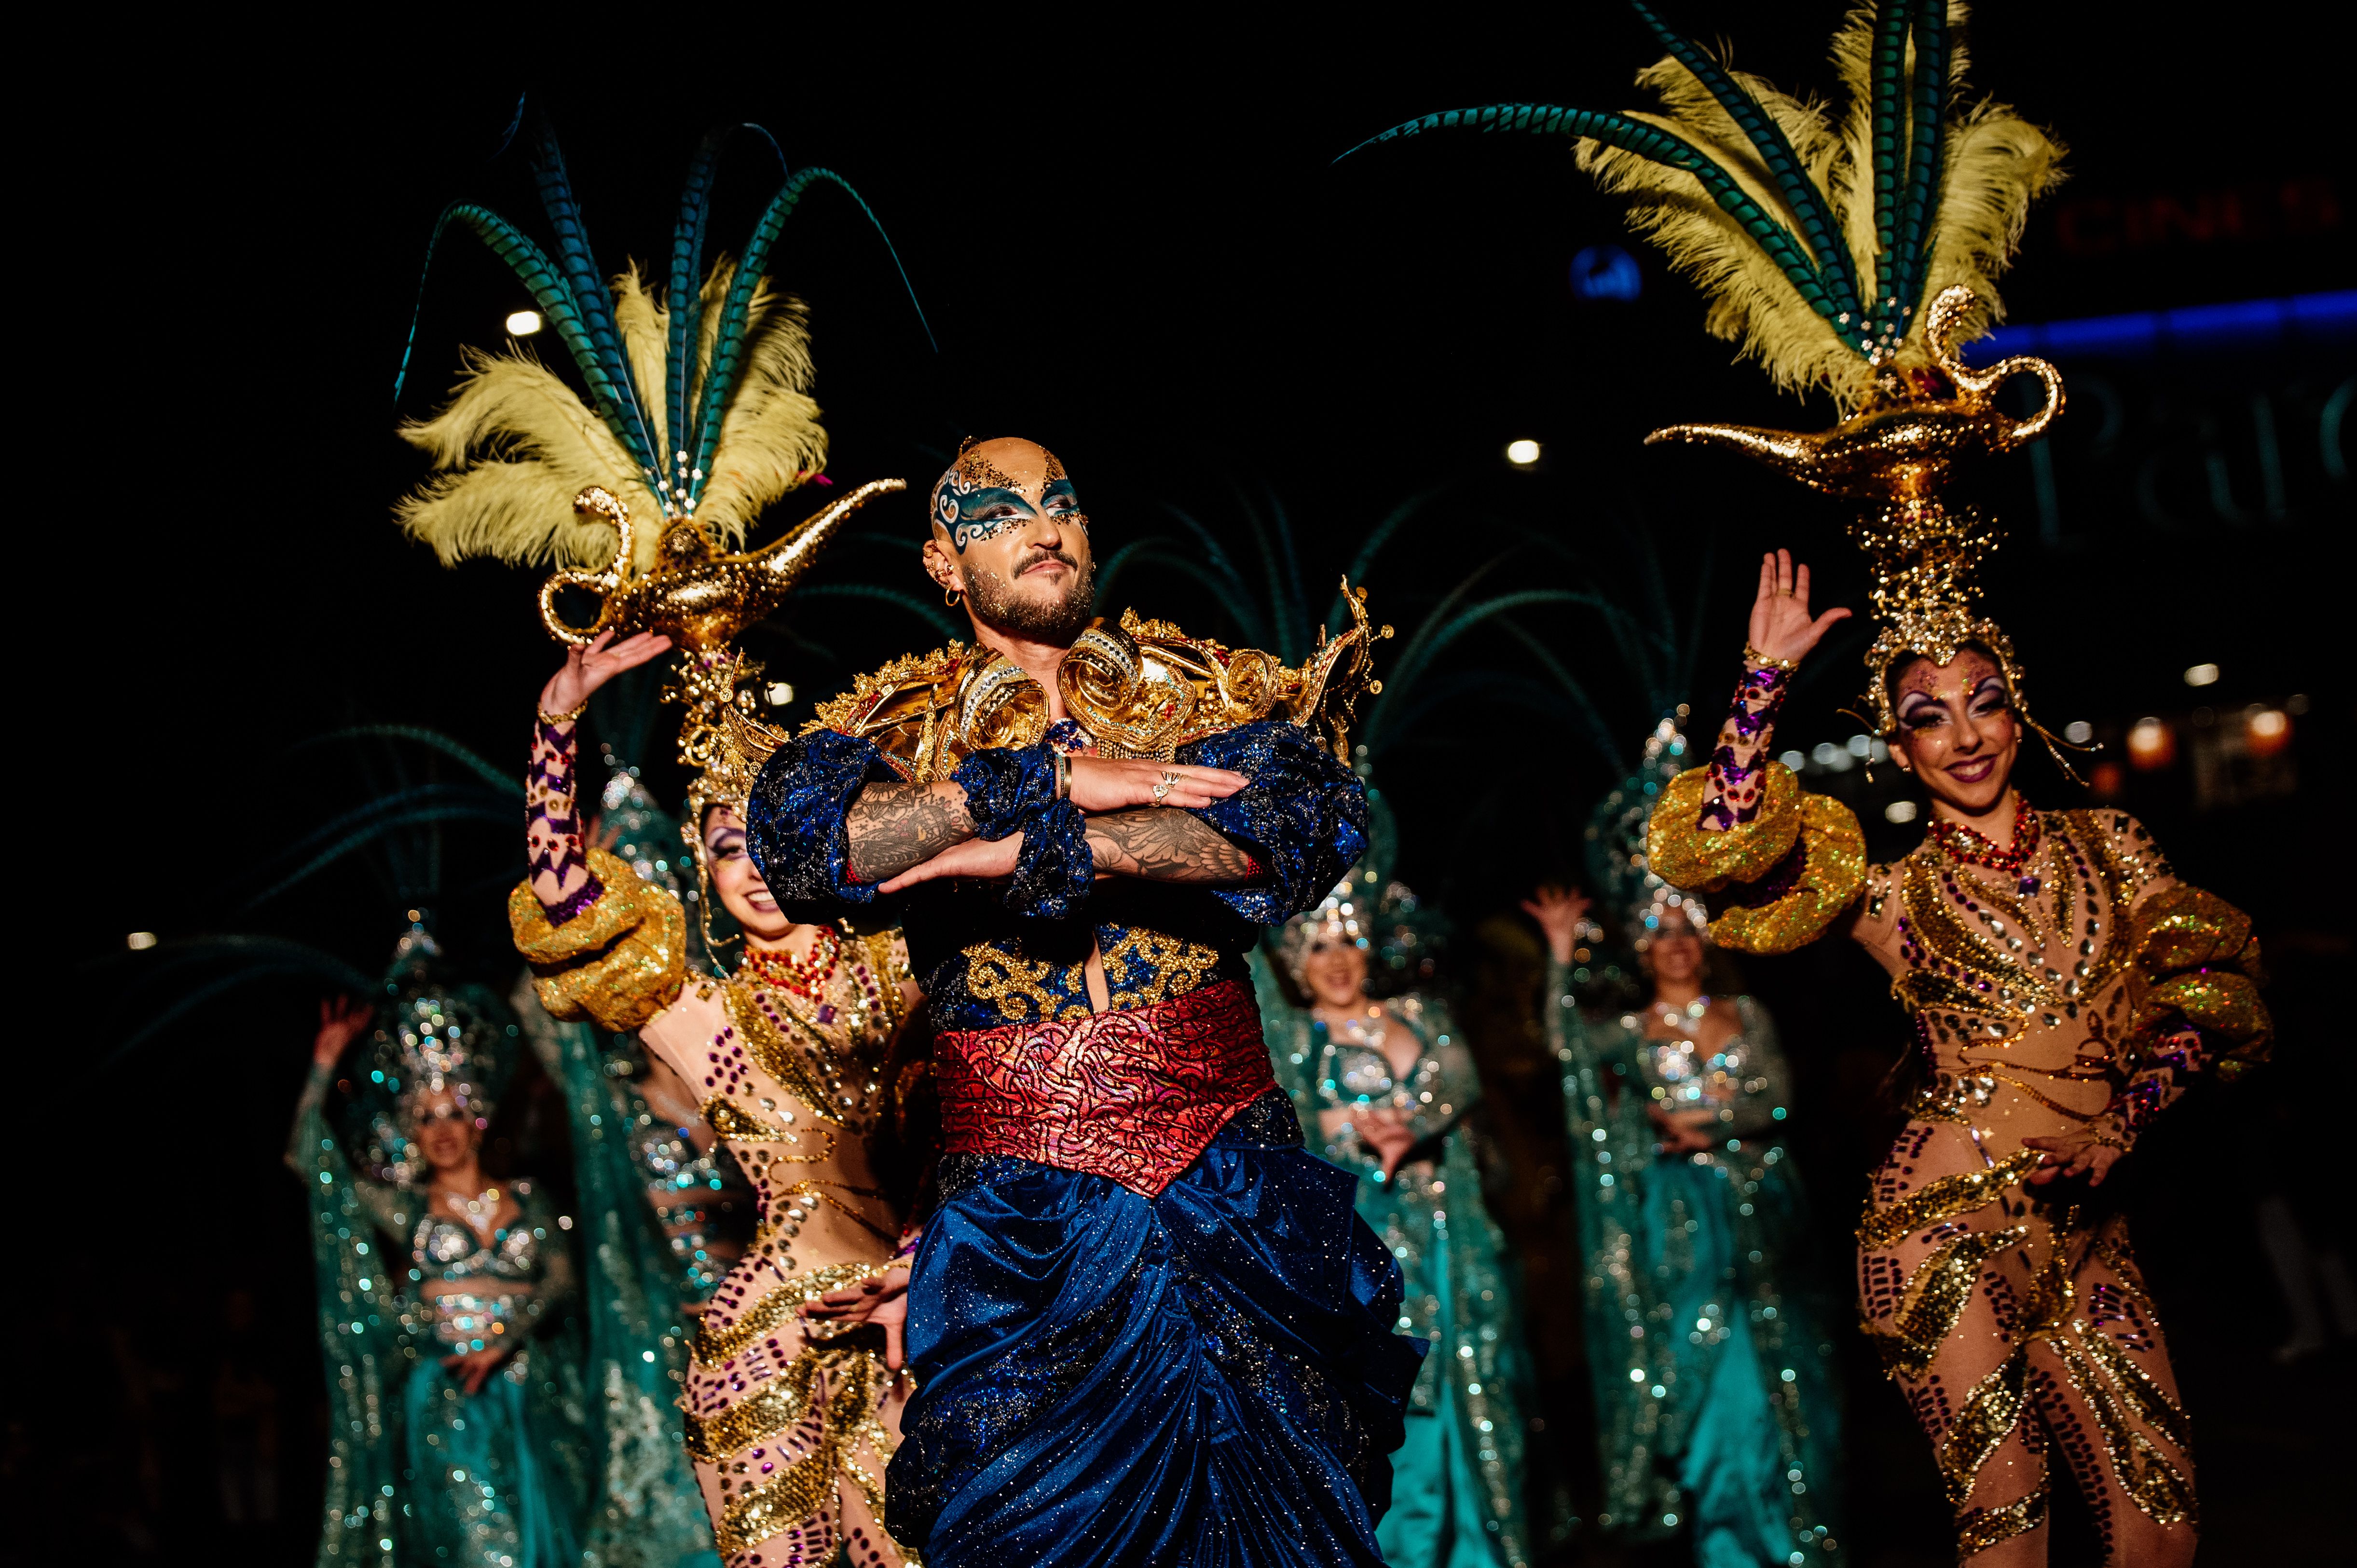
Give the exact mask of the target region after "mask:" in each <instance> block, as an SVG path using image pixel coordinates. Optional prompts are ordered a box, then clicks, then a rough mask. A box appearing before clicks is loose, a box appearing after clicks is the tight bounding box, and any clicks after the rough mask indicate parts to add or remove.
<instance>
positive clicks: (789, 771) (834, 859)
mask: <svg viewBox="0 0 2357 1568" xmlns="http://www.w3.org/2000/svg"><path fill="white" fill-rule="evenodd" d="M899 777H900V776H899V774H898V773H895V772H894V771H893V770H892V766H891V764H889V763H888V762H886V761H885V760H884V754H883V753H882V752H880V751H878V750H877V747H876V744H875V742H873V741H866V740H860V739H857V738H856V737H855V736H847V735H841V734H838V733H836V732H835V731H834V730H819V731H817V732H815V733H814V734H811V735H806V736H802V738H801V739H799V740H794V741H789V742H788V743H787V744H786V745H784V746H780V747H778V749H777V751H776V752H775V753H774V754H772V755H771V757H770V760H769V762H768V763H767V764H766V765H765V766H764V767H763V768H762V769H761V776H760V777H759V779H755V780H754V781H753V790H752V793H751V795H750V796H749V797H748V799H747V800H746V802H745V846H746V848H747V850H748V851H749V852H750V853H751V854H752V856H753V865H755V866H756V867H757V868H758V869H759V871H760V873H761V880H762V881H764V882H766V883H768V884H769V885H770V893H771V894H773V895H774V896H775V897H777V899H778V901H779V902H780V903H819V902H823V901H824V900H827V899H831V898H832V899H840V900H842V901H843V902H845V903H847V904H867V903H872V902H874V901H875V897H876V889H875V887H874V886H872V885H869V884H866V883H861V882H854V881H853V880H852V879H851V835H850V832H849V831H848V830H847V829H846V828H845V825H844V821H845V817H846V816H848V815H849V813H850V811H851V803H852V801H854V800H857V799H858V798H859V791H860V789H862V788H863V787H865V786H866V784H867V783H869V782H870V781H871V780H877V779H891V780H898V779H899Z"/></svg>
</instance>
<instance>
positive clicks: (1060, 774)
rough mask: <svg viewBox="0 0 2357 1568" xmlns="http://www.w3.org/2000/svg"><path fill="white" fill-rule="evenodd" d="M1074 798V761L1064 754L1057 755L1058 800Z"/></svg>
mask: <svg viewBox="0 0 2357 1568" xmlns="http://www.w3.org/2000/svg"><path fill="white" fill-rule="evenodd" d="M1071 798H1072V759H1071V757H1067V756H1066V755H1065V754H1064V753H1062V752H1058V753H1056V799H1058V800H1071Z"/></svg>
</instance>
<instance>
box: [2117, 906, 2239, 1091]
mask: <svg viewBox="0 0 2357 1568" xmlns="http://www.w3.org/2000/svg"><path fill="white" fill-rule="evenodd" d="M2134 942H2135V950H2136V968H2135V971H2134V972H2132V974H2131V975H2130V979H2129V986H2130V997H2129V999H2130V1001H2131V1002H2133V1003H2134V1004H2135V1007H2136V1018H2135V1027H2136V1034H2137V1036H2139V1037H2141V1038H2147V1039H2150V1038H2157V1037H2158V1036H2161V1035H2164V1034H2166V1033H2167V1032H2168V1031H2169V1029H2171V1028H2172V1027H2177V1026H2180V1022H2181V1023H2182V1024H2190V1025H2192V1026H2194V1027H2195V1028H2197V1029H2200V1030H2201V1032H2202V1033H2203V1034H2205V1035H2208V1036H2212V1038H2213V1039H2214V1040H2215V1041H2217V1042H2218V1044H2219V1045H2220V1046H2222V1047H2224V1048H2223V1051H2222V1055H2221V1057H2220V1059H2219V1061H2218V1064H2217V1070H2218V1075H2219V1076H2220V1077H2221V1078H2227V1079H2231V1078H2233V1077H2234V1076H2235V1075H2236V1074H2238V1073H2240V1072H2242V1071H2243V1070H2244V1069H2245V1068H2249V1067H2255V1066H2256V1065H2257V1064H2258V1063H2260V1062H2263V1061H2265V1060H2266V1058H2267V1047H2268V1044H2269V1042H2270V1040H2271V1039H2272V1038H2273V1036H2274V1033H2275V1024H2274V1020H2273V1019H2271V1018H2270V1017H2269V1016H2268V1015H2267V1006H2266V1003H2265V1002H2263V1001H2261V1000H2260V999H2259V982H2260V980H2261V979H2262V978H2263V974H2262V971H2261V969H2260V966H2259V942H2258V939H2257V938H2256V937H2254V936H2253V935H2251V918H2250V917H2249V916H2248V915H2245V914H2244V913H2243V912H2242V911H2241V910H2240V909H2237V908H2234V906H2233V905H2232V904H2229V903H2227V902H2226V900H2224V899H2223V898H2221V897H2218V896H2217V895H2216V894H2214V893H2209V892H2204V891H2203V890H2202V889H2201V888H2199V887H2192V886H2187V885H2185V884H2183V883H2179V884H2178V885H2177V886H2174V887H2168V888H2164V889H2162V890H2161V891H2160V892H2158V893H2156V894H2154V895H2153V896H2152V897H2149V898H2147V899H2146V900H2145V901H2144V903H2143V905H2142V906H2141V907H2140V908H2138V909H2137V910H2136V920H2135V926H2134Z"/></svg>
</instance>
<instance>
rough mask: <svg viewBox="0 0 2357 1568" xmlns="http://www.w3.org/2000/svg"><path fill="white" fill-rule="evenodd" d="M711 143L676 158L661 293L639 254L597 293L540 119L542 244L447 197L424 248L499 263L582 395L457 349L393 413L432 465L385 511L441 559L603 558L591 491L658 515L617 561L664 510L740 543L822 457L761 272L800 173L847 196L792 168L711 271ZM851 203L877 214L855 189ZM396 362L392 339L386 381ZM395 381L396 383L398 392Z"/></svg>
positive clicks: (807, 369) (560, 168)
mask: <svg viewBox="0 0 2357 1568" xmlns="http://www.w3.org/2000/svg"><path fill="white" fill-rule="evenodd" d="M764 134H765V135H766V133H764ZM726 141H727V134H726V133H725V132H716V133H715V134H712V135H710V136H707V137H706V138H705V141H704V144H703V145H702V146H701V147H699V148H698V150H697V152H696V156H695V159H694V163H693V164H692V165H691V166H690V167H689V170H688V178H687V185H686V188H685V189H684V191H683V193H682V196H681V199H680V208H679V215H678V219H677V221H676V222H675V224H674V225H673V235H672V254H671V266H670V268H669V271H668V274H667V276H666V277H665V278H664V279H663V280H662V288H661V292H660V294H658V292H657V287H656V281H657V280H656V279H655V278H654V276H653V275H651V274H641V273H640V270H639V268H638V267H637V266H636V265H635V264H631V265H628V266H626V267H625V268H624V269H623V271H622V273H621V274H620V275H619V276H618V277H616V278H615V279H614V280H613V282H612V285H611V287H610V289H609V288H608V285H607V283H606V282H605V281H604V280H603V279H602V277H601V275H600V274H599V271H598V268H597V263H596V261H595V258H594V257H593V255H592V253H591V251H590V248H589V242H588V236H587V230H586V228H585V227H584V225H583V222H582V218H581V211H580V207H579V204H578V203H577V202H576V200H575V199H574V195H573V189H572V185H571V182H570V180H569V179H568V178H567V177H566V174H565V160H564V156H563V155H562V154H561V153H560V152H559V150H558V148H557V145H556V139H555V137H554V134H552V133H551V131H550V130H549V128H548V127H547V126H546V125H545V124H542V125H540V126H539V127H538V128H537V129H536V130H535V132H534V134H533V145H532V168H533V177H534V182H535V184H536V185H537V187H538V189H539V193H540V198H541V205H542V208H543V209H544V212H545V214H546V216H547V219H548V223H549V227H550V229H551V231H553V233H554V242H555V254H554V256H553V257H552V256H551V255H550V254H549V252H545V251H544V250H543V249H542V248H541V247H540V246H539V244H537V243H536V242H533V240H532V239H531V238H530V237H529V236H527V235H526V234H524V232H523V231H522V230H521V229H519V228H518V227H517V226H516V225H514V224H513V223H511V222H510V221H509V220H506V219H504V218H502V217H500V215H499V214H498V213H496V212H493V211H491V210H490V209H488V208H485V207H481V206H479V205H477V204H475V203H472V202H455V203H453V204H452V205H451V206H449V207H448V208H447V209H444V211H443V213H442V216H441V219H440V220H439V221H438V222H437V223H436V226H435V242H436V244H438V243H439V242H440V239H441V236H442V234H443V232H444V231H447V230H448V229H449V228H450V227H451V226H452V225H454V224H455V225H457V226H459V227H461V228H464V229H468V230H471V231H473V232H474V233H476V234H477V235H478V236H479V237H480V238H481V239H482V241H483V242H484V243H485V244H487V245H489V246H490V249H491V251H492V252H493V253H494V254H495V255H497V256H498V257H499V258H500V260H501V261H503V262H505V263H507V264H508V265H509V266H510V267H511V269H512V270H513V271H514V273H515V274H516V276H517V277H518V278H520V279H521V280H522V282H523V284H524V285H525V287H526V288H528V289H529V290H530V291H531V292H532V295H533V301H534V303H535V304H536V306H538V309H539V313H540V315H541V317H542V318H543V320H544V322H545V323H546V325H547V327H548V328H549V329H550V330H551V331H553V332H554V334H555V336H556V338H557V340H558V341H559V342H561V343H562V344H563V345H564V346H565V350H566V353H567V355H568V357H569V358H570V359H571V360H572V362H573V365H574V368H575V369H576V371H578V372H579V374H580V377H581V381H582V383H583V385H584V386H585V387H586V388H587V392H588V397H587V400H586V401H585V400H584V398H583V397H582V396H581V395H580V394H579V393H577V392H575V390H574V388H573V387H572V386H571V385H570V384H569V383H567V382H566V381H565V380H564V378H562V377H561V376H559V375H557V374H556V373H555V372H554V371H553V370H551V369H550V368H549V367H548V366H547V365H546V364H544V363H543V362H542V361H541V360H539V359H538V358H537V357H536V356H534V355H533V354H532V353H531V352H529V351H528V350H524V349H514V350H512V351H510V352H506V353H496V354H495V353H485V352H481V351H479V350H470V351H469V352H468V355H467V374H466V376H465V378H464V379H463V380H462V381H460V383H459V385H458V387H457V392H456V394H455V395H454V397H453V398H452V399H451V401H450V403H448V404H447V406H446V407H444V408H443V409H442V410H441V411H440V412H439V413H436V415H435V416H434V417H433V418H431V419H427V420H423V421H415V422H412V423H410V424H404V426H403V427H402V431H401V434H402V435H403V437H404V439H405V440H407V441H409V442H411V443H412V444H413V445H414V446H418V447H420V448H422V449H423V450H425V452H427V453H429V454H430V455H431V456H433V458H434V461H435V465H436V467H437V468H438V469H440V470H442V472H441V473H440V474H439V475H437V477H436V478H433V479H430V480H429V481H427V482H426V484H425V485H424V486H423V487H421V488H420V489H418V490H417V492H416V493H414V494H413V495H411V496H409V497H407V498H405V499H404V500H403V501H402V502H401V503H400V505H399V507H398V508H397V513H396V515H397V516H398V517H399V519H400V521H401V525H402V527H403V529H404V531H406V532H408V533H409V534H410V536H411V537H413V538H415V539H418V540H421V541H423V542H426V543H428V544H430V545H432V546H433V548H434V551H435V553H436V555H438V556H439V557H440V558H441V559H442V560H443V562H444V563H446V564H448V563H453V562H457V561H460V560H463V559H466V558H468V557H469V556H475V555H489V556H492V557H495V558H497V559H499V560H502V561H510V562H514V563H517V564H557V565H564V566H587V565H591V564H603V563H604V562H605V561H607V560H608V558H609V557H610V556H611V555H612V554H613V553H614V542H615V529H614V526H613V525H612V524H611V523H610V522H609V521H607V520H605V519H602V518H599V517H597V516H596V515H594V514H593V515H587V516H585V515H583V514H580V513H577V512H576V510H575V507H576V497H578V496H580V495H581V494H582V493H583V492H584V491H586V490H588V489H592V488H596V489H603V490H605V491H607V492H608V494H609V495H610V496H612V497H614V498H615V499H617V500H618V501H619V502H620V504H621V505H622V507H623V508H624V509H625V510H628V511H630V512H631V513H633V514H634V515H636V516H637V517H639V518H640V519H644V520H648V521H651V520H652V519H654V518H656V517H661V518H662V520H663V521H664V523H665V525H666V528H664V529H657V528H641V529H638V530H636V531H634V532H635V534H636V538H635V540H634V541H633V545H632V550H631V556H632V559H631V560H630V562H628V563H627V565H628V566H629V567H632V568H636V569H638V570H640V571H643V570H646V569H647V568H650V567H651V566H652V565H653V564H655V562H656V560H657V559H658V556H659V553H660V551H661V546H662V533H663V532H666V531H667V529H668V527H669V526H670V525H673V524H677V523H682V522H692V523H693V524H694V526H695V528H696V529H697V531H698V532H700V533H701V534H702V536H703V537H704V539H705V542H707V543H709V544H711V545H716V546H728V547H733V546H736V545H738V544H740V543H742V542H743V541H744V538H745V534H746V532H747V531H748V529H749V528H750V527H751V525H752V523H753V521H754V520H755V518H756V517H758V516H759V513H760V511H761V509H762V508H764V507H766V506H768V505H769V504H770V503H771V502H772V501H775V500H776V499H779V498H780V496H782V495H784V494H785V493H786V492H787V491H788V490H790V489H793V488H794V487H795V486H797V485H799V484H801V483H802V481H803V480H804V479H806V478H810V477H811V476H812V475H813V474H815V473H816V472H817V471H818V470H819V469H820V468H821V467H823V466H824V465H825V462H826V433H825V431H824V430H823V429H822V428H821V427H820V425H819V422H818V405H817V404H816V403H814V402H813V401H812V399H811V397H810V395H809V389H810V384H811V377H812V370H811V358H810V334H809V329H808V326H807V321H806V317H805V315H804V312H803V309H802V305H801V303H800V302H799V301H797V300H794V299H791V298H790V297H788V296H786V295H781V294H780V293H778V292H776V291H775V290H774V289H772V288H771V287H770V284H769V281H768V279H767V278H766V277H765V276H764V275H763V273H764V269H765V268H766V267H767V265H768V263H769V259H770V251H771V250H772V248H773V247H774V246H775V245H776V243H777V241H778V238H779V235H780V233H781V232H782V231H783V230H784V227H785V223H786V220H787V219H788V218H789V217H790V216H791V214H792V213H793V210H794V209H795V207H796V206H797V205H798V204H799V203H800V202H801V200H802V195H803V193H804V192H805V191H807V190H808V189H809V188H811V187H812V186H813V184H817V183H819V182H822V181H825V182H831V183H833V184H834V185H837V186H840V187H841V188H843V189H844V190H845V191H846V192H849V193H850V195H851V198H852V199H853V200H855V201H859V194H858V192H857V191H856V190H852V188H851V187H850V186H849V185H848V184H847V183H845V181H844V180H843V178H842V177H840V176H839V175H836V174H835V173H834V171H832V170H830V169H823V168H806V169H802V170H800V171H798V172H796V173H793V174H791V176H789V177H787V178H786V180H785V181H784V182H783V183H782V184H781V185H780V187H779V188H778V190H777V192H776V193H775V194H774V195H773V196H772V197H771V198H770V201H769V203H768V205H767V207H766V208H765V209H764V210H763V212H762V214H761V218H760V220H759V222H758V223H756V224H755V226H754V229H753V232H752V235H751V236H750V238H749V239H748V241H747V242H746V244H745V247H744V251H743V252H742V254H741V256H740V257H739V258H738V259H737V261H736V262H735V263H730V262H728V261H727V260H726V259H723V260H720V261H718V262H717V263H715V264H714V265H713V266H712V267H711V268H710V270H709V271H708V272H707V271H706V270H705V231H706V228H707V226H708V221H709V219H710V215H711V204H712V189H713V185H714V182H715V178H716V174H717V172H718V165H719V159H720V154H721V152H722V150H723V148H724V147H725V145H726ZM772 145H774V144H772ZM860 209H861V211H863V212H866V215H867V217H868V219H869V220H870V221H871V222H873V221H874V220H875V214H874V213H873V212H872V211H869V210H868V209H867V206H866V202H864V201H860ZM877 231H878V232H879V233H880V232H881V231H882V229H881V225H880V224H879V225H878V226H877ZM886 245H887V247H888V248H889V245H890V241H889V240H888V239H887V241H886ZM431 254H432V252H431V250H430V249H429V251H428V257H429V261H428V265H429V266H430V265H431V260H430V258H431ZM894 264H895V265H896V266H897V265H898V264H899V258H898V256H897V255H896V256H895V257H894ZM902 276H903V281H904V282H905V280H906V274H905V273H904V274H902ZM912 297H913V296H912ZM919 317H920V320H921V319H922V312H921V310H920V312H919ZM407 372H408V355H407V352H406V350H404V355H403V361H402V377H403V378H405V377H406V375H407ZM400 393H401V380H400V379H396V381H395V382H394V388H393V395H394V397H395V399H396V400H397V399H398V398H399V396H400Z"/></svg>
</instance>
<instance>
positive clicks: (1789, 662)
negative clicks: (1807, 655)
mask: <svg viewBox="0 0 2357 1568" xmlns="http://www.w3.org/2000/svg"><path fill="white" fill-rule="evenodd" d="M1743 657H1744V659H1745V660H1747V661H1749V662H1750V663H1753V664H1765V665H1767V666H1768V667H1769V668H1770V669H1774V670H1798V669H1799V668H1800V667H1801V661H1800V660H1797V659H1770V658H1769V657H1768V656H1767V655H1766V654H1764V653H1762V652H1760V650H1758V649H1756V648H1754V647H1752V646H1751V645H1750V644H1749V643H1748V642H1747V643H1745V644H1744V645H1743Z"/></svg>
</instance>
